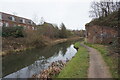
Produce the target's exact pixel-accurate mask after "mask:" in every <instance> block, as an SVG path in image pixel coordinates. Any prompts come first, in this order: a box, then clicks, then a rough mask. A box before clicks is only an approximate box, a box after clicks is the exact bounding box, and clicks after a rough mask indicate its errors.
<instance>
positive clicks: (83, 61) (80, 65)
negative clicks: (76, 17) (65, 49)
mask: <svg viewBox="0 0 120 80" xmlns="http://www.w3.org/2000/svg"><path fill="white" fill-rule="evenodd" d="M75 47H76V48H79V49H78V52H77V53H76V55H75V56H74V58H72V59H71V60H70V61H69V62H68V63H67V64H66V66H65V68H64V69H63V70H62V71H61V72H60V74H59V75H58V77H57V78H86V77H87V70H88V66H89V62H88V52H87V50H86V48H84V47H83V46H81V45H80V42H77V43H75Z"/></svg>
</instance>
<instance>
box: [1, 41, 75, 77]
mask: <svg viewBox="0 0 120 80" xmlns="http://www.w3.org/2000/svg"><path fill="white" fill-rule="evenodd" d="M76 52H77V51H76V50H75V49H74V47H73V45H72V43H71V42H66V43H62V44H58V45H54V46H48V47H45V48H42V49H32V50H27V51H24V52H19V53H18V54H16V53H15V54H12V55H9V56H6V57H4V58H3V74H4V76H5V75H7V76H6V77H5V78H28V77H31V76H32V75H33V74H38V73H40V71H42V70H43V69H46V68H47V67H48V66H49V65H50V64H51V62H53V61H57V60H66V58H68V59H70V58H72V57H73V56H74V55H75V53H76ZM16 71H17V72H16ZM13 72H14V73H13ZM10 73H12V74H10ZM8 74H9V75H8Z"/></svg>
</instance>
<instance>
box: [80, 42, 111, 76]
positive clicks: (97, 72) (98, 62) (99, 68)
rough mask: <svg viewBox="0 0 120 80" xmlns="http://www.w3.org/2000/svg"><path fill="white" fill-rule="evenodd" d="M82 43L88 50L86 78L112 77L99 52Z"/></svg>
mask: <svg viewBox="0 0 120 80" xmlns="http://www.w3.org/2000/svg"><path fill="white" fill-rule="evenodd" d="M82 45H83V46H84V47H85V48H87V50H88V51H89V60H90V61H89V65H90V66H89V69H88V78H112V77H111V74H110V72H109V68H108V66H107V65H106V63H105V62H104V60H103V58H102V56H101V54H100V52H99V51H97V50H96V49H94V48H91V47H88V46H86V45H84V44H82Z"/></svg>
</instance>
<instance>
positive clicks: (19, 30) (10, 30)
mask: <svg viewBox="0 0 120 80" xmlns="http://www.w3.org/2000/svg"><path fill="white" fill-rule="evenodd" d="M9 36H12V37H24V31H23V27H22V26H16V27H2V37H9Z"/></svg>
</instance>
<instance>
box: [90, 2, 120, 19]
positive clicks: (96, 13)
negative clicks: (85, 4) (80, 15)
mask: <svg viewBox="0 0 120 80" xmlns="http://www.w3.org/2000/svg"><path fill="white" fill-rule="evenodd" d="M119 6H120V1H117V0H116V1H113V0H107V1H106V0H101V1H99V2H96V1H94V2H92V4H91V10H90V11H89V12H90V17H94V18H99V17H101V16H103V17H106V16H107V15H108V14H111V13H112V12H114V11H118V9H119Z"/></svg>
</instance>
